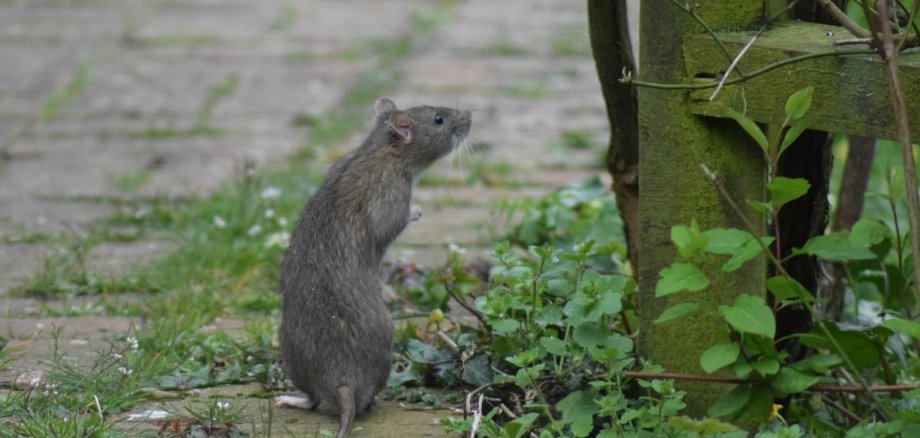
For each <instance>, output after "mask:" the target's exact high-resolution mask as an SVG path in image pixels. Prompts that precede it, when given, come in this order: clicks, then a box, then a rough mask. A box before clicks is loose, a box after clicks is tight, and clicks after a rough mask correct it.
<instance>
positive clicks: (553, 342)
mask: <svg viewBox="0 0 920 438" xmlns="http://www.w3.org/2000/svg"><path fill="white" fill-rule="evenodd" d="M540 345H542V346H543V348H545V349H546V351H548V352H549V353H550V354H553V355H556V356H565V354H566V348H565V342H564V341H563V340H562V339H559V338H556V337H548V336H545V337H542V338H540Z"/></svg>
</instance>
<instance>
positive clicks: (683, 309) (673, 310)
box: [655, 301, 711, 324]
mask: <svg viewBox="0 0 920 438" xmlns="http://www.w3.org/2000/svg"><path fill="white" fill-rule="evenodd" d="M710 306H711V305H710V303H709V302H708V301H700V302H696V303H680V304H675V305H673V306H671V307H668V308H667V309H664V312H661V316H659V317H658V319H656V320H655V324H661V323H663V322H667V321H670V320H672V319H678V318H683V317H685V316H689V315H695V314H697V313H703V312H705V311H707V310H709V309H710V308H711V307H710Z"/></svg>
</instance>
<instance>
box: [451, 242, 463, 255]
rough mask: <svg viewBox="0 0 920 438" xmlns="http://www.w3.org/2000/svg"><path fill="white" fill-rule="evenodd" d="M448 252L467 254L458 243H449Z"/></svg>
mask: <svg viewBox="0 0 920 438" xmlns="http://www.w3.org/2000/svg"><path fill="white" fill-rule="evenodd" d="M447 250H448V251H450V252H455V253H457V254H465V253H466V249H464V248H461V247H460V246H459V245H457V244H456V243H448V244H447Z"/></svg>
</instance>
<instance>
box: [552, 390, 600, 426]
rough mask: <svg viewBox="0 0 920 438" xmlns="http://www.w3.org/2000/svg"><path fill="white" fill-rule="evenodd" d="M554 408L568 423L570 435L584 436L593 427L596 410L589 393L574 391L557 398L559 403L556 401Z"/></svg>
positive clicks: (564, 421) (563, 420) (595, 404)
mask: <svg viewBox="0 0 920 438" xmlns="http://www.w3.org/2000/svg"><path fill="white" fill-rule="evenodd" d="M556 410H558V411H559V412H561V413H562V422H563V423H565V424H568V425H570V428H571V431H572V436H575V437H585V436H588V434H590V433H591V430H592V429H594V413H595V412H597V403H595V402H594V398H593V397H591V395H590V394H588V393H586V392H584V391H575V392H573V393H571V394H569V395H567V396H566V397H565V398H563V399H562V400H559V403H556Z"/></svg>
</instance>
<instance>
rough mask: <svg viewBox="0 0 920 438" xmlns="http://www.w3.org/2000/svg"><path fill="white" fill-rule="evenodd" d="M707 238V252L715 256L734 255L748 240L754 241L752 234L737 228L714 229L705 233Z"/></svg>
mask: <svg viewBox="0 0 920 438" xmlns="http://www.w3.org/2000/svg"><path fill="white" fill-rule="evenodd" d="M703 235H704V236H706V241H707V242H706V249H705V251H706V252H710V253H713V254H725V255H732V254H734V253H735V252H737V251H738V249H739V248H741V246H742V245H744V244H745V243H746V242H747V241H748V240H751V239H752V236H751V233H748V232H747V231H742V230H739V229H737V228H713V229H711V230H706V231H704V232H703Z"/></svg>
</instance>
